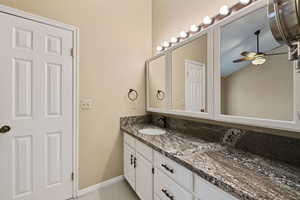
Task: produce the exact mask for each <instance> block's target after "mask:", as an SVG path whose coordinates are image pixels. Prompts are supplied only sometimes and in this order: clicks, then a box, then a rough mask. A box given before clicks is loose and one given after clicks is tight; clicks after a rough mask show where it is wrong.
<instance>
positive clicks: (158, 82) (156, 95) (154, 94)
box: [148, 56, 166, 108]
mask: <svg viewBox="0 0 300 200" xmlns="http://www.w3.org/2000/svg"><path fill="white" fill-rule="evenodd" d="M148 67H149V68H148V72H149V74H148V80H149V85H148V86H149V88H148V89H149V91H148V95H149V96H148V100H149V106H150V107H151V108H165V106H166V98H165V96H166V94H165V91H166V90H165V88H166V57H165V56H160V57H158V58H156V59H155V60H152V61H150V62H149V65H148Z"/></svg>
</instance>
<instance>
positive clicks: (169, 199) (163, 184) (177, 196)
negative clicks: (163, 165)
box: [154, 170, 193, 200]
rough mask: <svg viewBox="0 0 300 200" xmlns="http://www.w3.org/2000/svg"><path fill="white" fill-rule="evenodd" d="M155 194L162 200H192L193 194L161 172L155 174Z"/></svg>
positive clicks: (157, 171)
mask: <svg viewBox="0 0 300 200" xmlns="http://www.w3.org/2000/svg"><path fill="white" fill-rule="evenodd" d="M154 193H155V195H156V196H157V197H158V199H160V200H192V199H193V195H192V193H189V192H187V191H186V190H185V189H183V188H182V187H181V186H179V185H178V184H176V183H175V182H174V181H173V180H172V179H171V178H169V177H168V176H167V175H165V174H164V173H163V172H161V171H160V170H156V171H155V174H154Z"/></svg>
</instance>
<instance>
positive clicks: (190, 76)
mask: <svg viewBox="0 0 300 200" xmlns="http://www.w3.org/2000/svg"><path fill="white" fill-rule="evenodd" d="M205 74H206V72H205V64H203V63H200V62H196V61H192V60H185V110H188V111H199V109H200V111H202V112H204V110H205V101H206V100H205Z"/></svg>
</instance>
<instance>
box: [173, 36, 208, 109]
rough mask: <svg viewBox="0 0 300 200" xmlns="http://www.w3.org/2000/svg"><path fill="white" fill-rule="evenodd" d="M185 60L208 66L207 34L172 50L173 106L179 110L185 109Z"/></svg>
mask: <svg viewBox="0 0 300 200" xmlns="http://www.w3.org/2000/svg"><path fill="white" fill-rule="evenodd" d="M185 60H192V61H197V62H200V63H203V64H205V66H207V35H203V36H201V37H200V38H198V39H197V40H194V41H192V42H191V43H188V44H187V45H185V46H182V47H180V48H178V49H176V50H175V51H173V52H172V106H173V108H174V109H179V110H184V109H185ZM206 73H207V70H206ZM199 109H200V108H199Z"/></svg>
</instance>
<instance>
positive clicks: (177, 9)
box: [152, 0, 238, 53]
mask: <svg viewBox="0 0 300 200" xmlns="http://www.w3.org/2000/svg"><path fill="white" fill-rule="evenodd" d="M237 2H238V1H237V0H209V1H201V0H153V9H152V16H153V17H152V27H153V28H152V40H153V41H152V44H153V53H155V52H156V46H157V45H159V44H160V42H162V41H164V40H168V41H169V40H170V38H171V37H173V36H178V35H179V32H180V31H187V30H189V28H190V26H191V25H192V24H200V23H201V22H202V20H203V18H204V17H205V16H207V15H208V16H213V15H215V14H217V13H218V12H219V9H220V7H221V6H222V5H228V6H231V5H233V4H235V3H237Z"/></svg>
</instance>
